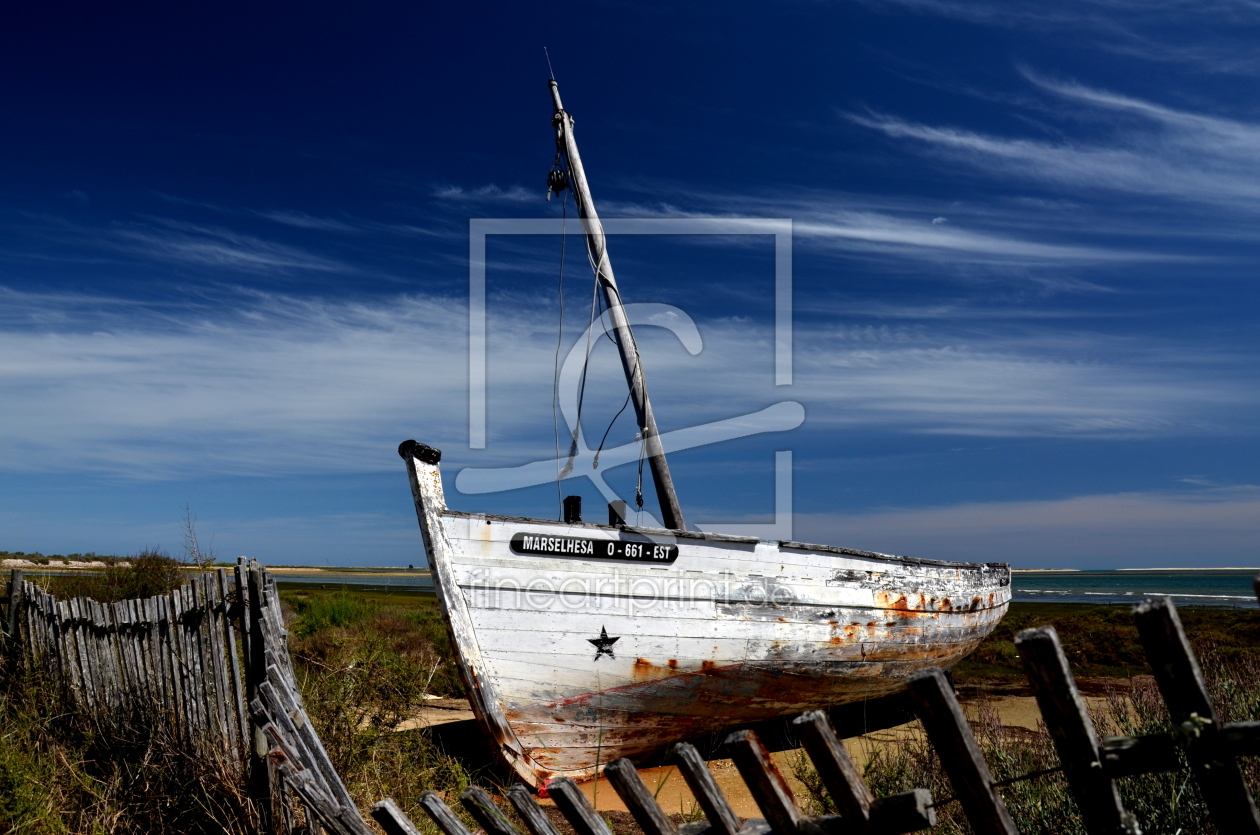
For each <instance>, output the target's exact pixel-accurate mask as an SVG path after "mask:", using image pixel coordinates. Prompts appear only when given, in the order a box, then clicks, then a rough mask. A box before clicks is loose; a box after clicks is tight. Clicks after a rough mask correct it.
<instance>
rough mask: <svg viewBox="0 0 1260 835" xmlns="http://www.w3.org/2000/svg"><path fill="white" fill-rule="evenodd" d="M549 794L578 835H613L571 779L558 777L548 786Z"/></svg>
mask: <svg viewBox="0 0 1260 835" xmlns="http://www.w3.org/2000/svg"><path fill="white" fill-rule="evenodd" d="M547 793H548V794H550V795H551V799H552V800H554V801H555V802H556V806H557V807H558V808H559V809H560V812H561V813H562V814H563V815H564V817H565V820H567V821H568V822H569V825H570V826H572V827H573V829H574V831H576V832H577V835H612V833H611V832H609V831H608V825H607V824H606V823H604V819H603V818H601V817H600V816H599V813H597V812H596V811H595V807H594V806H592V805H591V802H590V801H589V800H587V799H586V795H584V794H582V790H581V789H580V788H578V784H577V783H575V782H574V781H573V778H571V777H557V778H555V779H554V780H552V781H551V782H550V783H548V784H547Z"/></svg>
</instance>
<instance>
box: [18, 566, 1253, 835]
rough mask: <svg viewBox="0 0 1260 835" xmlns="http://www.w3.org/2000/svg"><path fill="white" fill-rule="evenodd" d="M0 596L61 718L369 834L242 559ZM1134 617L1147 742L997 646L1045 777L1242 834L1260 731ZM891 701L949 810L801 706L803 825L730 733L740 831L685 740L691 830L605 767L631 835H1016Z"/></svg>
mask: <svg viewBox="0 0 1260 835" xmlns="http://www.w3.org/2000/svg"><path fill="white" fill-rule="evenodd" d="M1257 594H1258V596H1260V578H1257ZM9 601H10V604H9V612H8V635H9V636H10V640H11V641H12V642H13V644H15V645H16V646H18V647H20V649H21V652H22V653H23V655H24V657H25V659H26V660H27V662H28V663H31V664H37V665H40V666H41V668H43V669H45V670H47V671H48V672H49V673H50V675H51V676H52V677H53V678H54V680H55V681H57V682H58V683H59V684H60V685H61V686H62V687H63V689H64V691H65V693H66V694H67V698H68V699H70V700H71V702H72V703H73V704H74V705H75V706H76V707H77V709H79V710H81V711H84V712H85V713H86V714H88V715H94V714H95V713H98V712H101V711H112V710H117V709H119V708H120V707H122V708H125V707H126V706H128V705H134V706H137V707H146V706H157V709H158V710H159V712H160V713H161V715H162V716H163V717H165V721H168V722H171V723H172V728H174V729H175V732H176V733H178V734H180V735H181V736H180V737H179V738H180V739H184V740H186V741H187V742H188V744H189V745H190V746H191V749H190V750H193V751H196V752H203V751H205V750H206V749H205V746H207V745H216V744H217V745H219V746H222V748H221V750H229V751H232V752H234V753H239V763H240V764H241V773H242V777H243V779H245V780H246V781H247V782H248V785H249V787H250V794H251V797H252V798H253V799H254V803H255V808H256V810H257V813H258V814H257V818H256V821H255V826H256V828H257V830H258V831H259V832H263V833H272V832H276V833H285V832H294V831H298V830H305V831H309V832H312V833H319V832H321V831H326V832H329V833H333V835H367V833H370V832H372V830H371V828H370V827H369V826H368V824H367V823H366V822H365V821H364V819H363V817H362V816H361V814H360V812H359V810H358V809H357V808H356V806H355V803H354V801H353V799H352V798H351V797H350V794H349V792H347V791H346V788H345V786H344V784H343V783H342V782H341V779H340V778H339V777H338V775H337V772H336V770H335V769H334V767H333V765H332V762H331V761H330V759H329V757H328V755H327V752H326V751H325V750H324V747H323V745H322V744H321V743H320V741H319V737H318V735H317V734H316V733H315V731H314V728H313V727H312V725H311V722H310V719H309V717H308V716H307V714H306V712H305V709H304V708H303V705H302V699H301V696H300V694H299V693H298V689H297V685H296V682H295V679H294V676H293V668H292V662H291V660H290V658H289V654H288V650H287V647H286V644H285V631H284V627H283V623H282V621H281V618H280V607H279V597H278V595H277V593H276V590H275V583H274V581H273V580H272V579H271V578H270V576H269V575H268V574H267V572H266V571H265V569H263V568H262V567H261V566H260V565H258V564H257V563H256V562H251V563H248V564H246V563H244V562H241V563H239V564H238V565H237V566H236V569H235V572H234V574H233V575H232V576H231V577H228V575H227V574H226V572H225V571H223V570H220V571H219V572H218V573H217V574H210V575H201V576H200V577H198V578H196V579H195V580H194V581H193V582H191V583H190V584H188V585H186V586H184V587H183V588H181V589H179V590H178V591H176V592H174V593H172V594H171V595H168V596H164V597H158V598H151V599H149V600H146V601H126V602H124V603H119V604H112V605H102V604H98V603H95V602H93V601H87V600H74V601H68V602H67V601H57V600H56V599H54V598H52V597H51V596H50V595H47V594H46V593H44V592H43V591H42V590H41V589H39V588H38V587H37V586H35V585H34V584H32V583H29V582H25V581H24V580H23V579H22V577H21V574H20V572H14V577H13V581H12V582H11V583H10V592H9ZM1134 616H1135V619H1136V622H1137V627H1138V633H1139V636H1140V638H1141V642H1142V645H1143V648H1144V650H1145V652H1146V655H1147V658H1148V660H1149V661H1150V664H1151V668H1152V670H1153V671H1154V676H1155V681H1156V684H1157V685H1158V688H1159V691H1160V694H1161V695H1162V697H1163V699H1164V702H1165V703H1166V705H1167V707H1168V712H1169V719H1170V727H1169V730H1168V731H1167V732H1164V733H1160V734H1155V735H1151V736H1144V737H1123V738H1111V739H1103V740H1100V739H1098V737H1097V734H1096V733H1095V730H1094V723H1093V721H1092V720H1091V718H1090V716H1089V712H1088V710H1087V708H1086V705H1085V702H1084V700H1083V699H1082V698H1081V695H1080V692H1079V690H1078V689H1077V686H1076V682H1075V680H1074V679H1073V677H1072V673H1071V669H1070V667H1069V665H1068V661H1067V657H1066V656H1065V655H1064V653H1063V649H1062V647H1061V646H1060V644H1059V639H1058V636H1057V634H1056V633H1055V631H1054V628H1053V627H1049V626H1045V627H1040V628H1037V629H1029V630H1025V631H1024V632H1021V633H1020V634H1019V636H1018V637H1017V638H1016V645H1017V647H1018V648H1019V651H1020V658H1021V659H1022V661H1023V663H1024V666H1025V669H1026V672H1027V674H1028V678H1029V680H1030V682H1031V683H1032V687H1033V691H1034V693H1035V695H1036V699H1037V704H1038V707H1039V708H1040V710H1041V715H1042V719H1043V721H1044V723H1045V725H1046V728H1047V730H1048V731H1049V734H1050V736H1051V738H1052V740H1053V742H1054V747H1055V750H1056V752H1057V754H1058V757H1059V762H1060V766H1059V767H1058V768H1057V769H1055V770H1056V771H1061V772H1062V774H1063V777H1064V779H1065V780H1066V782H1067V784H1068V786H1069V787H1070V789H1071V792H1072V795H1073V797H1074V798H1075V800H1076V802H1077V805H1078V806H1079V808H1080V820H1081V823H1082V824H1083V826H1084V827H1085V829H1086V830H1087V831H1088V832H1090V833H1091V835H1122V834H1128V835H1136V833H1139V832H1141V828H1140V822H1139V821H1137V820H1135V819H1134V817H1133V815H1131V814H1130V813H1129V812H1128V811H1127V810H1126V809H1125V808H1124V805H1123V803H1122V801H1121V797H1120V794H1119V792H1118V791H1117V789H1116V780H1117V779H1118V778H1120V777H1125V776H1132V775H1139V774H1146V773H1153V772H1162V771H1181V770H1183V769H1184V768H1185V767H1186V766H1184V765H1183V762H1184V763H1188V769H1189V772H1190V775H1191V776H1192V777H1193V778H1194V779H1195V780H1196V782H1197V784H1198V787H1199V791H1200V793H1201V795H1202V797H1203V800H1204V802H1205V804H1206V806H1207V808H1208V810H1209V813H1210V815H1211V817H1212V819H1213V822H1214V823H1215V825H1216V827H1217V829H1218V830H1219V831H1221V832H1229V833H1255V835H1260V815H1258V814H1257V811H1256V806H1255V803H1254V801H1253V800H1252V797H1251V794H1250V792H1249V790H1248V788H1247V785H1246V783H1245V781H1244V779H1243V775H1242V771H1241V769H1240V768H1239V765H1238V762H1237V758H1238V757H1241V756H1250V755H1260V722H1241V723H1230V724H1224V723H1222V722H1221V719H1220V717H1219V716H1218V714H1217V712H1216V709H1215V707H1214V706H1213V704H1212V702H1211V700H1210V698H1209V696H1208V691H1207V685H1206V683H1205V681H1204V678H1203V674H1202V671H1201V670H1200V668H1199V664H1198V661H1197V660H1196V658H1195V656H1194V653H1193V651H1192V650H1191V648H1190V643H1189V641H1188V639H1187V638H1186V634H1185V630H1184V629H1183V628H1182V625H1181V620H1180V618H1179V617H1178V615H1177V610H1176V607H1175V606H1174V605H1173V604H1172V601H1171V600H1169V599H1167V598H1155V599H1148V600H1144V601H1142V602H1141V603H1140V604H1138V605H1137V606H1136V607H1135V608H1134ZM909 689H910V694H911V697H912V700H913V702H914V705H915V709H916V712H917V714H918V716H919V719H920V721H921V723H922V725H923V728H924V731H925V733H926V735H927V738H928V740H929V742H930V743H931V744H932V746H933V747H934V748H935V749H936V751H937V753H938V754H939V755H940V759H941V762H942V765H943V766H944V769H945V771H946V774H947V775H948V777H949V780H950V783H951V784H952V787H953V790H954V796H953V797H951V798H946V799H942V800H939V801H936V802H933V798H932V796H931V793H930V792H929V791H927V790H926V789H913V790H911V791H907V792H903V793H901V794H897V795H892V796H888V797H880V798H876V797H874V796H873V794H872V792H871V790H870V788H869V787H868V786H867V785H866V784H865V783H864V781H863V779H862V776H861V772H860V770H859V769H858V768H857V767H856V766H855V764H854V763H853V761H852V759H851V758H850V757H849V754H848V752H847V751H846V750H845V747H844V745H843V744H842V743H841V741H840V739H839V738H838V736H837V735H836V733H835V729H834V728H833V727H832V725H831V722H830V720H829V719H828V718H827V716H826V714H824V713H822V712H818V711H815V712H811V713H806V714H804V715H802V716H800V717H798V718H797V719H795V720H794V722H793V725H794V727H795V730H796V731H797V733H798V736H799V738H800V740H801V742H802V744H803V746H804V748H805V750H806V752H807V753H808V755H809V757H810V759H811V761H812V762H813V764H814V767H815V769H816V770H817V773H818V775H819V778H820V781H821V783H822V785H823V786H824V787H825V788H826V790H827V792H828V793H829V794H830V795H831V798H832V800H833V801H834V804H835V808H836V809H837V810H838V814H836V815H831V816H825V817H807V816H805V815H803V814H802V813H801V811H800V809H799V807H798V805H797V803H796V800H795V798H794V797H793V795H792V791H791V789H790V788H789V786H788V784H787V782H786V781H785V780H784V779H783V776H782V775H781V774H780V773H779V771H778V770H777V768H776V767H775V765H774V763H773V762H772V760H771V759H770V755H769V754H768V753H767V751H766V749H765V748H764V747H763V746H762V744H761V743H760V741H759V740H758V739H757V736H756V734H755V733H753V732H752V731H747V730H743V731H736V732H734V733H732V734H730V735H729V736H728V737H727V738H726V740H725V753H726V754H727V755H728V756H730V758H731V759H732V760H733V761H734V763H735V766H736V768H737V769H738V771H739V774H740V776H741V778H742V779H743V781H744V783H745V785H746V786H747V788H748V791H749V793H750V794H751V796H752V798H753V799H754V800H755V801H756V803H757V806H758V808H759V809H760V810H761V812H762V814H763V815H764V816H765V817H764V819H753V820H747V821H741V820H740V818H739V817H738V816H737V815H736V814H735V812H734V810H733V809H732V807H731V805H730V803H729V801H728V800H727V798H726V797H725V796H724V795H723V793H722V791H721V789H720V788H719V787H718V784H717V782H716V781H715V780H714V778H713V775H712V774H711V773H710V772H709V770H708V767H707V766H706V765H705V762H704V759H703V757H701V755H700V753H699V751H697V750H696V748H695V747H694V746H692V745H690V744H687V743H679V744H677V745H675V746H674V748H673V751H672V754H673V758H674V760H675V762H676V764H677V766H678V769H679V772H680V773H681V774H682V776H683V779H684V780H685V781H686V783H687V785H688V787H689V788H690V789H691V792H692V793H693V794H694V795H695V797H696V800H697V803H698V805H699V807H700V808H701V809H702V810H703V811H704V814H705V817H706V819H707V820H705V821H701V822H697V823H691V824H684V825H682V826H681V827H679V826H676V825H675V824H674V823H673V821H672V820H671V819H670V818H669V817H668V815H666V814H665V812H664V811H663V810H662V809H661V808H660V806H659V805H658V804H657V803H656V800H655V799H654V797H653V796H652V793H651V792H650V791H649V790H648V788H647V786H646V785H645V784H644V782H643V780H642V778H641V777H640V776H639V774H638V772H637V771H636V769H635V767H634V765H633V764H632V763H631V762H630V761H629V760H625V759H621V760H615V761H613V762H611V763H609V764H608V765H607V766H606V768H605V774H606V775H607V777H608V780H609V782H610V783H611V784H612V786H613V788H614V790H615V791H616V792H617V794H618V795H619V796H620V797H621V799H622V801H623V802H624V803H625V805H626V808H627V809H629V810H630V812H631V814H632V815H633V817H634V819H635V821H636V823H637V824H638V826H639V828H640V829H641V830H642V831H643V833H644V835H702V833H703V835H841V833H849V832H852V833H856V834H857V835H900V833H906V832H913V831H918V830H923V829H930V828H932V827H933V826H935V824H936V807H937V806H940V805H942V804H944V803H948V802H954V801H957V802H958V803H959V804H960V805H961V807H962V809H963V812H964V813H965V815H966V818H967V820H968V822H969V823H970V825H971V828H972V829H973V831H974V832H976V833H978V835H990V833H993V835H1018V830H1017V829H1016V827H1015V824H1014V823H1013V822H1012V820H1011V816H1010V814H1009V812H1008V810H1007V808H1006V805H1005V803H1004V801H1003V799H1002V794H1001V791H1000V789H1001V786H1002V785H1004V783H999V782H997V781H995V780H994V778H993V775H992V774H991V773H990V771H989V768H988V765H987V763H986V762H985V759H984V756H983V755H982V753H981V750H980V747H979V745H978V744H977V742H976V739H975V736H974V735H973V733H972V730H971V727H970V725H969V724H968V723H967V721H966V719H965V717H964V716H963V712H962V709H961V707H960V706H959V704H958V700H957V698H956V697H955V695H954V692H953V689H952V687H950V686H949V683H948V681H947V679H946V677H945V676H944V675H943V674H942V673H941V672H940V671H939V670H934V669H933V670H925V671H923V672H921V673H919V674H917V675H916V676H915V677H913V678H912V679H911V680H910V685H909ZM242 691H243V692H242ZM246 705H248V710H246ZM1044 773H1045V772H1040V773H1038V774H1034V775H1025V776H1026V777H1037V776H1041V775H1042V774H1044ZM1017 779H1019V778H1017ZM1009 782H1013V781H1005V783H1009ZM547 789H548V793H549V795H550V796H551V797H552V798H553V799H554V801H555V804H556V806H557V807H558V808H559V809H560V811H561V813H562V814H563V815H564V817H565V819H566V820H568V821H569V823H570V824H571V825H572V826H573V828H574V829H575V830H576V832H577V833H578V835H611V833H610V831H609V829H608V826H607V824H606V823H605V822H604V820H603V819H602V818H601V817H600V816H599V814H597V813H596V811H595V809H594V808H593V807H592V806H591V804H590V802H589V801H588V800H587V799H586V797H585V795H584V794H583V793H582V792H581V790H580V788H579V787H578V785H577V784H576V783H575V782H574V781H573V780H571V779H569V778H566V777H561V778H557V779H555V780H552V781H551V782H550V783H548V785H547ZM505 797H506V799H507V801H508V802H509V803H510V804H511V805H512V807H513V809H514V810H515V812H516V814H517V817H518V818H519V820H520V821H521V822H522V824H523V826H524V828H525V830H527V833H528V835H558V833H557V831H556V829H555V827H554V826H553V825H552V823H551V822H550V819H549V818H548V817H547V815H546V814H545V813H544V812H543V810H542V808H541V807H540V806H539V805H538V803H537V801H536V800H535V799H534V796H533V793H532V792H531V791H529V790H528V789H526V788H525V787H523V786H520V785H517V786H512V787H510V788H508V789H507V790H506V792H505ZM459 800H460V803H461V804H462V805H463V806H464V808H465V809H466V810H467V812H468V814H469V815H470V816H471V817H472V819H474V820H475V821H476V822H477V823H478V824H479V825H480V827H481V828H482V829H484V830H485V832H486V835H522V833H521V831H520V830H519V829H518V828H517V825H516V824H515V823H513V822H512V820H511V819H510V818H509V817H508V816H507V815H505V814H504V813H503V811H502V810H501V809H500V808H499V807H498V806H497V805H496V804H495V802H494V800H493V799H492V798H491V797H490V796H489V795H488V794H487V793H486V792H485V791H484V790H482V789H480V788H477V787H472V788H469V789H468V790H466V791H465V792H463V793H462V794H461V795H460V797H459ZM419 803H420V806H421V807H422V808H423V809H424V810H425V811H426V812H427V813H428V814H429V816H430V817H431V818H432V820H433V822H434V824H435V825H436V826H437V827H438V829H439V830H441V831H442V832H443V833H444V835H469V832H468V830H467V828H466V827H465V826H464V825H463V823H462V822H461V821H460V819H459V817H457V816H456V815H455V814H454V813H453V812H452V811H451V809H450V808H449V807H448V806H447V805H446V803H445V802H444V800H443V799H442V798H441V797H440V796H439V795H437V794H435V793H433V792H426V793H424V794H423V795H422V796H421V797H420V798H419ZM299 812H300V813H301V815H300V817H301V820H299ZM371 815H372V817H373V818H374V819H375V820H376V821H377V823H378V824H379V825H380V826H381V828H382V829H384V830H385V832H386V833H388V835H417V833H418V830H417V829H416V827H415V825H414V824H413V823H412V822H411V821H410V820H409V819H408V818H407V816H406V815H405V814H403V812H402V811H401V810H400V809H399V807H398V806H397V804H395V803H394V801H392V800H390V799H388V798H387V799H385V800H382V801H381V802H379V803H377V804H376V805H375V806H374V807H373V808H372V810H371Z"/></svg>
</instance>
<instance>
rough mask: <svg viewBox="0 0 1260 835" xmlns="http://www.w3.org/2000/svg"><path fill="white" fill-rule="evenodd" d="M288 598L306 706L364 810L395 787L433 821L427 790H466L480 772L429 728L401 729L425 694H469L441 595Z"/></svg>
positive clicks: (310, 593)
mask: <svg viewBox="0 0 1260 835" xmlns="http://www.w3.org/2000/svg"><path fill="white" fill-rule="evenodd" d="M281 598H282V600H283V601H284V603H285V604H286V610H289V607H292V609H291V611H286V616H287V617H292V621H291V623H290V626H289V629H290V634H291V636H292V637H291V638H290V650H291V652H292V654H293V661H294V668H295V671H296V673H297V678H298V684H299V685H300V687H301V689H302V696H303V698H304V700H305V701H306V709H307V712H308V713H309V714H310V717H311V721H312V723H313V724H314V726H315V730H316V732H317V733H318V734H319V737H320V739H321V740H322V741H323V743H324V747H325V748H326V749H327V750H328V755H329V757H331V758H332V761H333V764H334V765H335V766H336V768H337V772H338V774H340V775H341V778H342V780H343V781H344V782H345V784H346V788H348V789H349V790H350V793H351V795H352V796H353V797H354V798H355V801H356V802H357V803H358V804H359V807H360V808H361V809H364V810H366V809H368V808H370V807H371V805H372V804H373V803H375V802H376V801H377V800H380V799H381V798H382V797H393V798H394V800H395V801H396V802H397V803H398V804H399V805H400V806H401V807H402V808H403V810H404V811H405V812H406V813H407V814H408V815H409V816H410V817H411V818H412V820H413V821H415V822H416V823H417V824H418V825H421V826H422V827H423V828H425V829H426V830H427V829H429V828H430V827H429V819H428V815H426V814H425V813H424V811H423V810H422V809H421V808H420V807H419V806H417V805H416V802H417V801H418V800H419V796H420V793H421V792H423V791H425V790H428V789H432V790H435V791H441V792H448V793H450V792H454V793H455V794H458V792H459V791H462V790H463V789H465V788H467V787H468V785H470V783H471V782H472V780H473V778H474V775H473V774H470V773H469V771H468V769H467V767H466V766H465V765H464V764H463V763H462V762H461V761H460V760H458V759H456V758H454V757H451V756H448V755H447V754H446V753H444V752H442V751H441V750H440V749H439V748H438V747H437V746H436V745H435V744H434V743H433V741H432V740H431V739H430V737H429V736H428V734H427V733H426V732H425V731H424V730H422V729H419V728H415V729H410V730H396V729H397V728H398V727H399V726H400V725H403V723H405V722H407V720H409V719H413V718H414V717H415V716H416V714H417V713H418V711H419V709H420V708H421V707H422V706H423V705H424V703H425V701H426V698H425V697H426V696H446V697H457V698H458V697H462V696H463V685H462V684H461V683H460V680H459V671H458V670H457V669H456V667H455V664H454V661H453V657H454V653H453V651H452V649H451V645H450V639H449V638H448V636H447V632H446V625H445V623H444V622H443V621H442V616H441V613H440V612H439V611H438V608H437V601H436V600H435V599H434V598H433V597H432V596H421V595H417V594H390V593H381V592H376V593H368V594H359V593H354V594H352V593H350V592H348V591H344V590H341V591H324V590H308V589H293V588H292V587H289V588H285V589H283V590H282V591H281ZM404 727H405V726H404ZM455 806H456V807H458V804H455ZM468 823H469V824H470V830H472V831H475V829H476V827H475V825H472V824H471V821H468ZM433 831H436V830H433Z"/></svg>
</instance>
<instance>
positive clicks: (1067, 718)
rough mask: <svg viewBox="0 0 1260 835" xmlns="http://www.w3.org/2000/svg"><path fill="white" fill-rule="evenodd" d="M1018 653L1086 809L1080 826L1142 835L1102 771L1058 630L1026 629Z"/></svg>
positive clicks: (1101, 833) (1078, 800)
mask: <svg viewBox="0 0 1260 835" xmlns="http://www.w3.org/2000/svg"><path fill="white" fill-rule="evenodd" d="M1015 648H1016V649H1017V650H1018V651H1019V657H1020V660H1021V661H1023V664H1024V672H1025V673H1026V674H1027V675H1028V680H1029V681H1030V682H1031V683H1032V686H1033V693H1034V695H1035V696H1036V697H1037V706H1038V707H1039V708H1040V709H1041V718H1042V719H1043V720H1044V721H1045V723H1046V729H1047V730H1048V731H1049V732H1050V738H1051V739H1052V740H1053V741H1054V749H1055V751H1056V752H1057V753H1058V755H1059V762H1060V763H1062V765H1063V776H1064V777H1065V778H1066V779H1067V782H1068V786H1069V787H1070V788H1071V789H1072V796H1073V797H1074V798H1075V799H1076V805H1077V806H1079V807H1080V810H1081V823H1083V824H1084V826H1085V830H1086V831H1087V832H1090V833H1094V834H1095V835H1104V834H1106V835H1111V833H1116V834H1117V835H1137V833H1139V832H1140V831H1141V830H1140V829H1139V828H1138V825H1137V821H1136V820H1135V819H1134V817H1133V815H1131V814H1130V813H1129V812H1127V811H1125V808H1124V803H1123V802H1121V800H1120V792H1119V790H1118V789H1117V788H1116V784H1115V782H1114V781H1113V780H1112V778H1111V776H1110V775H1108V774H1107V772H1106V771H1105V769H1104V768H1103V752H1102V749H1101V746H1100V745H1099V744H1098V735H1097V734H1095V733H1094V723H1093V722H1092V721H1090V718H1089V711H1088V709H1087V708H1086V707H1085V700H1084V699H1082V698H1081V693H1080V690H1078V689H1077V687H1076V679H1075V678H1073V677H1072V670H1071V668H1070V667H1069V666H1068V660H1067V656H1066V655H1064V654H1063V647H1062V646H1061V645H1060V644H1059V634H1058V632H1056V631H1055V628H1054V627H1053V626H1042V627H1039V628H1037V629H1025V630H1024V631H1023V632H1020V633H1019V634H1018V635H1016V636H1015Z"/></svg>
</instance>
